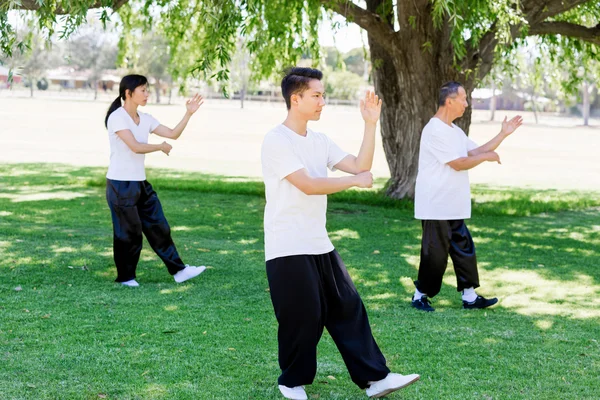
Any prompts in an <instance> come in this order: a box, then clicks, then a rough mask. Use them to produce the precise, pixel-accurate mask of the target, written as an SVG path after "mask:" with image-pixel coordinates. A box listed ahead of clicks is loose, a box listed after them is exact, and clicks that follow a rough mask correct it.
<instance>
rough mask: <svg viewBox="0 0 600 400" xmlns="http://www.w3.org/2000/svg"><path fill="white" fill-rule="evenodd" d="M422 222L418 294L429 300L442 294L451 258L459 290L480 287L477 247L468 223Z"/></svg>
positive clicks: (416, 282)
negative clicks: (422, 294)
mask: <svg viewBox="0 0 600 400" xmlns="http://www.w3.org/2000/svg"><path fill="white" fill-rule="evenodd" d="M421 223H422V226H423V239H422V240H421V263H420V265H419V275H418V278H417V280H416V281H415V286H416V287H417V289H418V290H419V292H421V293H424V294H426V295H427V296H429V297H433V296H435V295H436V294H438V293H439V292H440V289H441V288H442V278H443V277H444V272H446V267H447V266H448V255H450V257H451V258H452V263H453V264H454V271H455V273H456V289H457V290H458V291H459V292H460V291H462V290H464V289H467V288H470V287H473V288H477V287H479V273H478V271H477V258H476V256H475V244H474V243H473V238H471V233H470V232H469V229H468V228H467V225H466V224H465V221H464V220H462V219H459V220H449V221H437V220H423V221H421Z"/></svg>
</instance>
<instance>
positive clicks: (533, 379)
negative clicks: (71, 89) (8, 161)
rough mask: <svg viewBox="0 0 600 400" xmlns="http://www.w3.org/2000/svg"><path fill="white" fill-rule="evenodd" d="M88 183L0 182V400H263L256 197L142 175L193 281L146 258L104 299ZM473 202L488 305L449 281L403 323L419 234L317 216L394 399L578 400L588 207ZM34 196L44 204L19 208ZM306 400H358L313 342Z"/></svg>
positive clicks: (592, 373) (98, 208) (585, 349)
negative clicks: (477, 305) (362, 307)
mask: <svg viewBox="0 0 600 400" xmlns="http://www.w3.org/2000/svg"><path fill="white" fill-rule="evenodd" d="M102 173H103V169H99V168H75V167H66V166H50V165H12V166H11V165H9V166H6V165H4V166H0V179H1V181H2V184H3V188H6V190H5V191H4V190H3V192H2V194H3V196H2V197H0V256H1V257H0V276H1V278H2V279H0V296H1V297H2V301H1V303H0V310H1V312H2V325H1V326H0V347H2V353H1V354H0V364H1V365H2V368H0V394H1V396H0V397H1V398H7V399H11V398H19V399H22V398H27V399H29V398H31V399H46V398H47V399H50V398H64V399H71V398H72V399H80V398H111V399H112V398H115V399H120V398H149V399H154V398H156V399H161V398H202V399H225V398H236V399H237V398H248V399H249V398H253V399H277V398H279V397H280V396H279V393H278V391H277V388H276V384H275V379H276V376H277V375H278V373H279V371H278V366H277V360H276V352H277V344H276V336H277V334H276V330H277V329H276V322H275V319H274V316H273V311H272V308H271V303H270V299H269V293H268V291H267V286H268V285H267V281H266V277H265V272H264V253H263V239H262V235H263V233H262V212H263V207H264V200H263V197H262V184H261V183H256V182H223V181H220V180H218V179H216V178H214V177H210V176H205V175H200V174H178V173H176V172H172V171H167V172H164V171H161V172H160V174H159V173H158V171H152V172H151V173H150V174H149V179H150V181H151V182H152V183H153V184H154V185H155V187H156V188H157V190H158V193H159V196H160V198H161V200H162V203H163V206H164V208H165V213H166V215H167V218H168V219H169V222H170V224H171V227H172V230H173V236H174V239H175V242H176V244H177V246H178V249H179V252H180V254H181V255H182V257H183V259H184V261H185V262H188V263H190V264H206V265H208V266H209V269H208V271H207V272H205V274H203V275H201V276H200V277H199V278H198V279H197V280H194V281H192V282H189V283H186V284H183V285H176V284H174V283H173V281H172V279H171V278H170V277H169V275H168V274H167V272H166V269H165V267H164V266H163V265H162V263H161V262H160V260H158V258H157V257H156V256H155V255H154V254H153V253H152V251H151V250H150V248H149V246H148V244H147V243H144V251H143V253H142V259H141V261H140V265H139V268H138V271H139V274H138V278H139V281H140V283H141V284H142V286H141V287H140V288H137V289H133V290H131V289H128V288H123V287H120V286H119V285H117V284H113V283H112V280H113V279H114V276H115V271H114V265H113V261H112V232H111V225H110V217H109V212H108V207H107V206H106V201H105V199H104V189H103V178H101V176H102ZM166 174H171V175H166ZM153 176H155V177H156V178H153ZM90 182H91V183H90ZM186 185H187V186H186ZM211 185H212V186H211ZM211 187H212V188H213V189H214V191H212V190H209V189H210V188H211ZM240 187H241V189H240ZM182 188H183V189H182ZM486 191H489V192H486ZM483 192H484V193H483V194H485V195H486V196H488V195H489V196H490V197H489V198H487V199H486V200H485V202H483V203H477V204H476V205H475V209H477V208H478V207H481V206H482V205H483V207H485V205H486V204H490V207H489V209H485V208H484V211H485V212H483V211H482V212H476V213H475V215H474V218H473V219H472V220H471V221H470V223H469V226H470V228H471V230H472V231H473V235H474V237H475V241H476V244H477V247H478V256H479V257H478V258H479V262H480V266H481V271H480V272H481V278H482V288H481V291H482V293H484V294H486V295H497V296H499V297H500V298H501V302H500V304H499V305H498V306H496V307H495V308H493V309H490V310H487V311H486V312H466V311H462V310H460V296H459V295H458V294H457V293H456V291H455V282H454V281H453V279H454V276H453V274H452V271H451V265H450V266H449V269H448V273H447V276H446V278H445V281H444V287H443V289H442V292H441V293H440V295H439V296H437V297H436V299H435V303H434V306H435V307H436V308H437V311H436V313H433V314H425V313H420V312H417V311H416V310H413V309H411V307H410V305H409V300H410V296H411V294H412V292H413V290H414V289H413V286H412V280H413V279H414V277H415V276H416V271H417V265H418V256H419V243H420V242H419V240H420V234H421V232H420V226H419V224H418V222H417V221H415V220H414V219H413V218H412V210H411V209H410V207H404V206H398V207H396V206H388V205H386V204H392V203H381V204H377V205H378V206H376V207H374V206H372V205H369V204H365V203H368V202H371V201H374V200H373V198H374V199H379V197H378V196H380V195H378V194H377V193H370V192H363V193H364V194H361V196H363V197H358V196H355V193H352V192H350V194H349V195H348V196H349V198H348V199H349V200H347V201H342V200H341V198H338V199H336V200H335V201H333V202H332V204H330V212H329V215H328V230H329V232H330V236H331V238H332V241H333V242H334V244H335V245H336V248H338V250H339V252H340V254H341V255H342V257H343V259H344V261H345V262H346V264H347V266H348V269H349V271H350V272H351V274H352V276H353V279H354V280H355V283H356V286H357V288H358V290H359V291H360V293H361V295H362V297H363V300H364V302H365V304H366V307H367V309H368V310H369V316H370V319H371V322H372V327H373V331H374V334H375V336H376V338H377V340H378V342H379V344H380V346H381V348H382V350H383V351H384V354H385V355H386V357H387V359H388V362H389V365H390V367H391V368H392V369H393V370H395V371H398V372H403V373H408V372H418V373H421V374H422V376H423V378H422V381H421V382H420V383H419V384H417V385H414V386H411V387H410V388H407V389H406V390H405V391H404V392H403V393H404V395H401V394H400V395H397V396H395V397H396V398H417V399H431V398H444V399H451V398H460V399H464V398H473V399H481V398H502V399H505V398H507V399H510V398H522V399H530V398H545V399H552V398H578V399H579V398H590V399H591V398H594V395H595V390H596V389H595V387H596V384H597V377H598V371H599V370H600V346H599V344H598V339H597V338H598V334H599V332H598V323H597V320H598V317H599V316H600V315H599V314H598V310H600V306H599V303H598V300H597V299H598V298H599V296H598V295H599V294H600V287H599V286H600V283H599V278H598V272H597V265H598V262H599V261H600V255H599V254H598V251H597V249H598V246H599V245H600V227H599V225H600V223H599V222H598V221H599V218H598V217H599V216H600V212H598V211H597V210H595V209H589V208H588V209H585V210H581V208H584V207H585V204H586V203H585V201H587V200H585V199H586V198H587V196H586V195H580V194H573V195H574V196H580V197H576V198H575V199H574V200H573V201H572V202H567V203H564V202H562V203H560V201H562V200H564V197H563V198H562V199H561V195H560V194H559V193H558V192H556V193H555V194H552V193H554V192H552V193H551V194H550V195H549V196H550V199H549V200H547V201H545V204H546V205H545V206H544V207H546V208H543V207H542V208H543V209H544V210H545V211H540V209H542V208H540V206H539V205H535V208H534V207H533V206H532V207H531V208H530V209H529V212H531V214H535V215H533V216H530V217H523V216H519V215H525V214H519V213H521V211H519V213H517V214H512V215H506V214H510V213H507V212H505V211H502V212H498V210H496V211H495V212H494V211H493V209H494V208H495V207H496V208H503V209H504V210H508V208H509V206H513V205H514V204H515V203H514V202H515V201H518V202H521V201H522V199H523V198H524V197H523V196H525V197H526V196H530V198H534V196H535V195H536V194H537V192H536V193H533V192H531V193H530V194H527V193H529V192H528V191H524V192H523V193H521V192H519V191H514V193H512V192H511V193H512V194H511V193H508V192H502V193H501V196H499V197H494V194H493V193H492V192H491V189H488V188H484V190H483ZM36 193H46V194H48V193H50V194H51V193H54V194H55V196H54V197H44V198H43V199H42V198H35V197H29V198H27V199H24V198H23V196H31V195H35V194H36ZM69 193H71V194H72V195H68V194H69ZM74 194H77V197H73V195H74ZM515 199H517V200H515ZM578 199H579V200H578ZM354 200H356V201H354ZM580 200H581V201H580ZM377 201H379V200H377ZM386 201H388V202H392V201H391V200H386ZM493 204H496V206H495V207H494V206H492V205H493ZM382 205H383V206H382ZM526 205H527V204H525V205H523V207H525V206H526ZM571 206H572V207H573V208H574V209H575V210H574V211H566V210H567V209H568V208H569V207H571ZM548 207H554V208H553V209H556V210H559V211H558V212H551V213H550V212H549V211H548V209H551V208H548ZM532 211H535V212H532ZM70 267H71V268H70ZM565 365H568V372H569V373H568V374H567V373H565ZM482 371H484V373H482ZM331 377H334V378H335V379H331ZM307 390H308V392H309V396H312V395H314V396H317V395H318V396H320V398H328V399H347V398H359V397H362V396H364V393H362V392H360V391H359V390H358V389H357V388H356V387H354V386H353V385H352V383H351V382H350V380H349V378H348V376H347V372H346V370H345V367H344V364H343V361H342V360H341V358H340V356H339V354H338V352H337V350H336V348H335V345H334V344H333V342H332V341H331V339H330V338H329V337H328V336H327V335H325V337H324V338H323V341H322V343H321V344H320V346H319V373H318V376H317V378H316V380H315V383H314V384H313V385H311V386H310V387H308V388H307ZM103 396H105V397H103Z"/></svg>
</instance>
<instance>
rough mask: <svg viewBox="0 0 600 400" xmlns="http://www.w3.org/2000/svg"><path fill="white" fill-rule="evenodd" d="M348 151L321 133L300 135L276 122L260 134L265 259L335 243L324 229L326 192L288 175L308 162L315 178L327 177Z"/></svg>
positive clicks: (318, 249) (330, 247)
mask: <svg viewBox="0 0 600 400" xmlns="http://www.w3.org/2000/svg"><path fill="white" fill-rule="evenodd" d="M347 155H348V153H346V152H344V151H343V150H342V149H340V148H339V147H338V146H337V145H336V144H335V143H334V142H333V141H332V140H331V139H329V138H328V137H327V136H325V135H324V134H322V133H318V132H314V131H312V130H310V129H308V130H307V134H306V136H301V135H298V134H297V133H295V132H294V131H292V130H291V129H289V128H287V127H286V126H285V125H278V126H276V127H275V128H274V129H273V130H271V131H270V132H269V133H267V135H266V136H265V138H264V141H263V144H262V152H261V160H262V171H263V179H264V182H265V192H266V198H267V204H266V206H265V259H266V260H267V261H269V260H272V259H274V258H279V257H285V256H292V255H304V254H311V255H316V254H325V253H329V252H331V251H333V249H334V247H333V244H332V243H331V241H330V240H329V236H328V235H327V230H326V228H325V224H326V213H327V196H326V195H310V196H309V195H306V194H304V192H302V191H301V190H300V189H298V188H297V187H295V186H294V185H292V184H291V183H290V182H289V181H288V180H287V179H285V177H286V176H288V175H290V174H291V173H293V172H296V171H298V170H300V169H303V168H306V169H307V170H308V174H309V175H310V176H311V177H313V178H326V177H327V168H329V169H331V170H332V171H333V170H334V166H335V165H336V164H337V163H339V162H340V161H341V160H342V159H343V158H344V157H346V156H347Z"/></svg>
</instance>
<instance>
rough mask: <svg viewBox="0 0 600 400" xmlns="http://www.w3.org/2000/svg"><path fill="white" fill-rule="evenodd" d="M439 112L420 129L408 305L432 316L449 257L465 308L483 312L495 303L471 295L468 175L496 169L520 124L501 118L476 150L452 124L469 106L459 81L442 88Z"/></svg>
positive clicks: (473, 266)
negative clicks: (415, 253)
mask: <svg viewBox="0 0 600 400" xmlns="http://www.w3.org/2000/svg"><path fill="white" fill-rule="evenodd" d="M438 104H439V108H438V111H437V112H436V114H435V115H434V117H433V118H431V120H430V121H429V123H428V124H427V125H426V126H425V128H424V129H423V134H422V135H421V148H420V151H419V172H418V175H417V183H416V189H415V218H416V219H420V220H421V224H422V227H423V238H422V240H421V262H420V265H419V274H418V278H417V280H416V281H415V286H416V290H415V294H414V296H413V298H412V306H413V307H415V308H416V309H418V310H423V311H434V308H433V307H432V306H431V304H430V301H429V299H430V298H432V297H434V296H435V295H436V294H438V293H439V291H440V289H441V287H442V278H443V276H444V272H445V271H446V266H447V264H448V255H450V257H451V258H452V263H453V264H454V271H455V272H456V281H457V283H456V284H457V290H458V291H459V292H462V300H463V308H466V309H472V308H486V307H489V306H492V305H494V304H496V303H497V302H498V299H496V298H492V299H486V298H484V297H483V296H479V295H477V293H475V288H477V287H479V273H478V271H477V259H476V256H475V245H474V244H473V239H472V238H471V233H470V232H469V229H468V228H467V225H466V224H465V219H468V218H471V191H470V185H469V172H468V171H469V170H470V169H471V168H475V167H476V166H478V165H479V164H481V163H483V162H486V161H490V162H497V163H498V164H500V157H499V156H498V154H497V153H496V152H495V151H494V150H496V148H498V146H499V145H500V143H502V142H503V141H504V139H506V138H507V137H508V136H509V135H510V134H511V133H513V132H514V131H515V130H516V129H517V128H518V127H519V126H521V124H522V122H523V120H522V118H521V117H520V116H517V117H515V118H513V119H511V120H510V121H507V119H506V118H504V121H503V122H502V129H501V131H500V133H498V134H497V135H496V136H495V137H494V138H493V139H492V140H490V141H489V142H487V143H486V144H484V145H483V146H478V145H477V144H476V143H475V142H473V141H472V140H471V139H469V138H468V137H467V135H466V134H465V133H464V132H463V130H462V129H460V128H459V127H458V126H456V125H454V124H453V121H454V120H455V119H457V118H460V117H462V115H463V114H464V112H465V109H466V108H467V107H468V105H469V104H468V102H467V93H466V92H465V89H464V87H463V86H462V85H461V84H460V83H458V82H448V83H446V84H444V85H443V86H442V87H441V88H440V93H439V103H438Z"/></svg>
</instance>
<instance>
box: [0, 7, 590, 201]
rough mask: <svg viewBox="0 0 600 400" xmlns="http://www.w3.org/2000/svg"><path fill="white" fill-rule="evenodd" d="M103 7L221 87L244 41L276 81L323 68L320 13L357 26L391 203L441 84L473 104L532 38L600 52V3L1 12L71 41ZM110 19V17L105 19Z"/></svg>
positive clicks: (409, 171) (407, 184) (412, 165)
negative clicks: (302, 69) (311, 64)
mask: <svg viewBox="0 0 600 400" xmlns="http://www.w3.org/2000/svg"><path fill="white" fill-rule="evenodd" d="M362 4H364V7H363V6H361V5H362ZM102 6H110V7H111V8H112V9H113V10H118V12H119V15H120V16H121V19H122V20H123V21H125V22H124V26H125V27H126V28H127V27H128V26H131V21H139V23H140V24H142V25H143V26H145V28H146V29H147V30H154V29H157V28H159V29H162V31H163V32H165V34H166V35H167V39H168V41H169V45H170V47H171V49H179V46H180V45H182V47H186V45H189V44H190V43H193V46H188V47H187V48H189V50H190V52H191V53H190V54H193V55H194V60H195V61H194V67H193V68H192V71H193V72H199V73H202V74H206V75H210V76H211V77H213V78H216V79H217V80H219V81H223V82H224V81H227V80H228V79H229V66H230V61H231V55H232V54H233V53H234V52H235V47H236V43H237V39H238V38H239V37H240V36H243V37H246V38H247V39H248V41H247V47H248V50H249V51H250V52H251V53H252V54H254V55H255V56H256V59H257V62H256V63H255V64H253V70H254V72H255V73H256V74H257V75H258V76H272V75H274V74H277V73H278V71H280V70H281V69H282V66H284V65H289V64H295V63H297V61H298V60H299V59H300V57H301V56H302V55H305V54H309V55H310V58H311V59H313V60H319V56H318V54H319V50H320V49H319V44H318V38H317V34H318V26H319V22H320V21H321V19H322V18H323V12H322V10H326V11H327V12H330V13H336V14H339V15H340V16H342V17H344V18H346V20H347V21H349V22H353V23H356V24H357V25H359V26H360V27H361V28H363V29H364V30H365V31H366V32H367V36H368V43H369V49H370V56H371V62H372V65H373V69H372V75H373V83H374V85H375V91H376V92H377V93H378V94H379V96H380V97H381V98H382V99H383V102H384V107H383V110H382V117H381V133H382V138H383V147H384V151H385V154H386V158H387V161H388V164H389V167H390V173H391V179H390V181H389V182H388V186H387V193H388V195H390V196H392V197H394V198H405V197H413V195H414V183H415V179H416V175H417V161H418V148H419V139H420V135H421V130H422V128H423V126H424V125H425V124H426V123H427V121H428V120H429V119H430V117H431V116H432V115H433V114H434V113H435V110H436V107H437V92H438V88H439V87H440V85H441V84H442V83H444V82H446V81H449V80H458V81H461V82H462V83H463V84H464V86H465V89H466V91H467V94H468V96H469V100H470V95H471V92H472V90H473V89H474V88H475V87H476V86H477V85H478V83H479V82H480V81H481V80H482V79H483V78H484V77H485V76H486V75H487V74H488V73H489V72H490V70H491V68H492V66H493V65H494V62H495V61H497V60H498V59H499V58H501V57H502V55H505V56H506V54H507V52H509V51H510V49H511V48H512V47H513V46H517V45H520V44H523V43H525V38H526V37H527V36H540V37H543V38H545V39H547V40H548V41H549V42H550V41H553V42H554V44H555V45H556V46H557V47H561V46H562V47H563V48H564V47H565V46H573V43H578V44H579V47H581V48H582V49H584V46H583V45H582V44H583V43H586V42H587V43H589V46H594V47H595V48H597V46H599V45H600V26H598V23H599V22H600V6H599V4H598V0H496V1H489V0H470V1H455V0H366V1H365V2H362V3H361V4H358V3H354V2H352V1H348V0H178V1H170V2H166V1H159V0H145V1H142V0H139V1H135V0H132V1H131V2H128V1H127V0H112V1H111V0H68V1H67V0H52V1H49V0H21V1H19V2H16V1H14V0H0V9H1V10H7V9H8V8H10V7H18V8H20V9H29V10H36V15H37V18H38V19H39V21H40V24H41V25H42V26H45V27H47V29H48V30H50V31H51V30H52V29H53V27H54V26H55V25H54V23H55V22H56V15H57V14H67V15H68V17H66V19H65V23H64V25H63V26H64V30H65V32H66V33H67V34H68V33H69V30H70V29H72V28H73V27H75V26H77V24H80V23H81V22H82V18H83V16H85V13H86V12H87V10H88V9H89V8H94V7H102ZM108 16H109V15H108V11H107V10H106V9H105V10H103V11H102V17H103V18H108ZM7 21H8V18H7V13H6V11H3V12H1V13H0V37H1V38H0V48H1V49H2V50H4V51H5V52H6V51H7V48H9V49H10V47H11V46H10V43H11V41H13V38H14V37H15V35H14V32H13V31H12V27H11V26H10V24H9V23H8V22H7ZM585 49H589V47H585ZM541 51H544V49H541ZM586 51H589V50H586ZM566 54H568V52H567V53H566ZM470 122H471V113H470V109H469V110H468V111H467V112H466V113H465V115H464V116H463V118H462V119H461V121H460V122H459V124H460V125H461V126H462V127H463V128H464V129H465V130H467V131H468V127H469V125H470Z"/></svg>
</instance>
